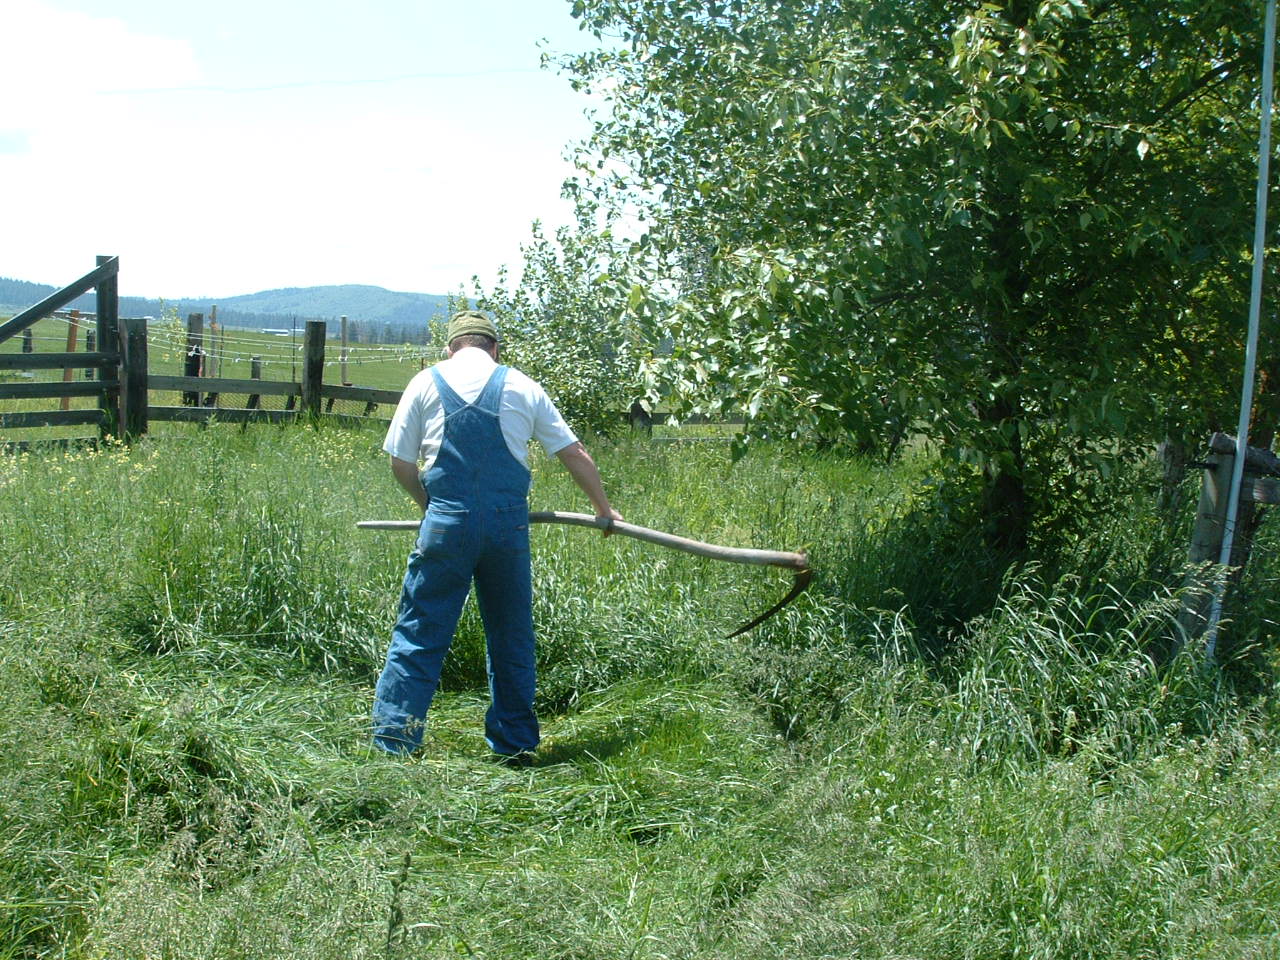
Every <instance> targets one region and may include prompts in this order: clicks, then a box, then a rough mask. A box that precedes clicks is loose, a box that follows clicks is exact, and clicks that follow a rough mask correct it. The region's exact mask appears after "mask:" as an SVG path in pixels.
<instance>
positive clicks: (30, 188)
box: [0, 0, 597, 298]
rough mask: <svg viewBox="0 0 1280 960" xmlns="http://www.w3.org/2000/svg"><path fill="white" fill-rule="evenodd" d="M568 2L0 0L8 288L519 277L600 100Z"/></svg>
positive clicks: (421, 288) (0, 153)
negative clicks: (581, 89) (547, 55)
mask: <svg viewBox="0 0 1280 960" xmlns="http://www.w3.org/2000/svg"><path fill="white" fill-rule="evenodd" d="M571 6H572V3H571V2H570V0H365V2H364V3H361V4H356V3H351V2H349V0H346V2H333V0H306V2H297V0H219V2H218V3H195V2H188V0H0V35H2V36H3V37H4V42H3V51H4V53H3V56H0V276H6V277H10V278H13V279H19V280H30V281H35V282H38V283H48V284H53V285H55V286H62V285H64V284H67V283H70V282H71V281H72V280H75V279H76V278H78V277H79V276H81V275H82V274H84V273H87V272H88V271H89V270H91V269H92V268H93V266H94V257H95V256H96V255H98V254H111V255H116V256H119V257H120V289H121V293H122V294H125V295H129V296H146V297H166V298H178V297H195V296H209V297H217V296H235V295H238V294H244V293H254V292H257V291H259V290H266V289H275V288H279V287H305V286H315V285H322V284H341V283H362V284H373V285H376V286H382V287H387V288H388V289H392V290H404V291H416V292H422V293H436V294H442V293H457V292H459V291H460V290H461V291H463V292H467V293H469V292H471V287H472V284H471V278H472V276H478V277H479V278H480V280H481V282H482V283H483V284H485V285H486V286H488V285H492V283H494V282H495V279H496V276H497V272H498V269H499V267H500V266H502V265H503V264H506V265H507V266H508V267H510V268H512V269H513V270H516V271H518V270H519V264H520V245H521V243H523V242H526V241H527V240H528V239H529V237H530V225H531V223H532V222H533V221H534V220H541V221H542V222H543V223H544V224H545V225H547V226H548V227H554V226H557V225H559V224H562V223H567V222H569V220H570V219H571V208H570V206H569V204H568V202H567V201H565V200H563V199H562V198H561V197H560V185H561V183H562V182H563V180H564V179H565V177H566V176H568V175H569V174H570V173H571V171H572V167H571V164H570V163H569V162H568V161H567V160H566V159H565V156H566V148H567V146H568V145H569V144H571V143H573V142H576V141H580V140H582V139H584V138H585V137H586V136H587V135H588V134H589V133H590V130H591V124H590V121H589V120H588V119H587V116H586V114H587V112H588V111H589V110H590V109H591V108H592V106H593V104H592V103H591V102H590V101H589V100H587V98H586V97H584V96H583V95H582V94H579V93H575V92H574V91H573V90H572V89H571V88H570V85H569V81H568V78H567V77H566V76H564V75H563V74H560V73H558V72H556V71H555V70H546V69H542V68H541V67H540V65H539V64H540V59H541V55H542V53H543V52H544V50H545V51H547V52H551V53H566V52H572V51H578V50H585V49H591V48H593V47H595V46H596V45H597V42H596V41H595V38H594V37H592V36H591V35H590V34H589V33H585V32H580V31H579V30H578V22H577V21H576V20H574V19H573V18H572V17H571V15H570V8H571Z"/></svg>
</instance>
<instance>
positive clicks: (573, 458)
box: [556, 442, 622, 520]
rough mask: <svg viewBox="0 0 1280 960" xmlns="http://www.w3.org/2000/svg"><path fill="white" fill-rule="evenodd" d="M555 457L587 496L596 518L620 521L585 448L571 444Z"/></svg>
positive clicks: (594, 463)
mask: <svg viewBox="0 0 1280 960" xmlns="http://www.w3.org/2000/svg"><path fill="white" fill-rule="evenodd" d="M556 456H557V457H558V458H559V459H560V462H561V463H563V464H564V466H565V469H566V470H568V471H569V476H571V477H573V482H574V483H576V484H577V485H578V486H579V488H581V490H582V492H583V493H585V494H586V495H587V499H588V500H590V501H591V506H592V508H593V509H594V510H595V512H596V516H597V517H608V518H609V519H610V520H621V519H622V514H620V513H619V512H618V511H617V510H615V509H613V506H612V505H611V504H610V503H609V496H608V494H606V493H605V492H604V483H603V481H602V480H601V479H600V470H599V469H598V468H597V467H596V462H595V461H594V460H592V459H591V454H589V453H587V448H586V447H584V446H583V445H582V444H581V443H580V442H575V443H571V444H570V445H569V446H567V447H565V448H564V449H563V450H560V451H559V452H557V453H556Z"/></svg>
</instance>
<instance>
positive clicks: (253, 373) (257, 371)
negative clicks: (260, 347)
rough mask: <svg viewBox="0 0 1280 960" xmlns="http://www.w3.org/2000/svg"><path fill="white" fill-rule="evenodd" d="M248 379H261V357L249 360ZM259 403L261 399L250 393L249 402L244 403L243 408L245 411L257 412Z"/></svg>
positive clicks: (257, 395)
mask: <svg viewBox="0 0 1280 960" xmlns="http://www.w3.org/2000/svg"><path fill="white" fill-rule="evenodd" d="M249 379H250V380H261V379H262V358H261V357H252V358H251V359H250V360H249ZM261 402H262V397H261V396H260V395H259V394H256V393H251V394H249V402H248V403H246V404H245V405H244V406H245V409H246V410H257V409H258V405H259V404H260V403H261Z"/></svg>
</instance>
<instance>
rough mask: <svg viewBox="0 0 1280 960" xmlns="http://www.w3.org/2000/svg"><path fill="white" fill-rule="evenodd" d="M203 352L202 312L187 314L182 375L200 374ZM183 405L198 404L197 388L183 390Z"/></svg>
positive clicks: (198, 394)
mask: <svg viewBox="0 0 1280 960" xmlns="http://www.w3.org/2000/svg"><path fill="white" fill-rule="evenodd" d="M203 353H204V314H203V313H192V314H188V315H187V360H186V363H185V364H184V365H183V368H182V375H183V376H184V377H198V376H200V357H201V355H202V354H203ZM182 405H183V406H184V407H198V406H200V391H199V390H184V391H183V393H182Z"/></svg>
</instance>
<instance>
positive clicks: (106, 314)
mask: <svg viewBox="0 0 1280 960" xmlns="http://www.w3.org/2000/svg"><path fill="white" fill-rule="evenodd" d="M112 260H116V258H115V257H110V256H103V255H100V256H99V257H98V259H97V265H98V266H99V267H102V266H105V265H107V264H108V263H110V262H111V261H112ZM96 299H97V307H96V308H95V313H96V318H97V321H98V343H99V345H100V346H101V348H102V349H103V350H110V351H113V352H118V351H119V350H120V266H119V261H118V260H117V262H116V268H115V270H114V271H113V272H112V273H111V275H110V276H108V277H106V278H105V279H103V280H102V281H101V282H99V284H98V286H97V288H96ZM118 373H119V371H118V370H116V369H108V368H106V367H99V368H98V379H99V380H114V379H116V376H117V374H118ZM98 407H99V409H100V410H102V411H103V413H104V417H103V420H102V429H101V431H100V435H101V436H102V437H103V438H104V439H105V438H106V437H119V436H120V434H121V425H120V394H119V391H115V392H113V393H110V394H109V393H108V392H107V391H106V390H104V391H103V392H102V394H101V396H100V397H99V398H98Z"/></svg>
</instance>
